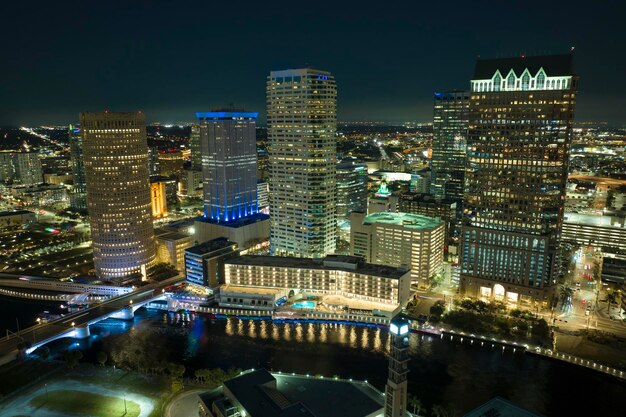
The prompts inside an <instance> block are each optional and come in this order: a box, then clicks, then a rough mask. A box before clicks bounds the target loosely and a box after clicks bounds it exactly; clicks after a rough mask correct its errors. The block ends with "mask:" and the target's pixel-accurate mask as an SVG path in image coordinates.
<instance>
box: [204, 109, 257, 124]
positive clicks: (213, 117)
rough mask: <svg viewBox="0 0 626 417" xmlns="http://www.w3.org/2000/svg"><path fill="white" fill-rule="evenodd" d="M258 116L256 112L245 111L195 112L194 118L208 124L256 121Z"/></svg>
mask: <svg viewBox="0 0 626 417" xmlns="http://www.w3.org/2000/svg"><path fill="white" fill-rule="evenodd" d="M258 116H259V113H257V112H246V111H236V110H234V111H206V112H196V118H197V119H198V120H199V121H203V122H210V121H218V120H232V119H256V118H257V117H258Z"/></svg>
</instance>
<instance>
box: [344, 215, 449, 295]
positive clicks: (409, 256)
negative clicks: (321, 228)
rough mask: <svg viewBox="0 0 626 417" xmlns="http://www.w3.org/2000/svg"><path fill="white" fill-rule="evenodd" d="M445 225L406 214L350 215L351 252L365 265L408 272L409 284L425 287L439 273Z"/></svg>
mask: <svg viewBox="0 0 626 417" xmlns="http://www.w3.org/2000/svg"><path fill="white" fill-rule="evenodd" d="M444 230H445V229H444V223H443V222H442V221H441V220H440V219H438V218H433V217H426V216H420V215H418V214H409V213H372V214H369V215H367V216H366V215H365V213H357V212H354V213H352V216H351V226H350V252H351V254H352V255H354V256H363V257H364V258H365V261H366V262H371V263H374V264H379V265H391V266H395V267H399V266H402V265H404V266H406V267H408V268H409V269H410V270H411V282H412V283H413V284H415V285H419V286H420V287H422V288H425V287H428V284H429V282H430V281H429V279H430V278H431V277H432V276H433V275H435V274H436V273H438V272H440V271H441V268H442V262H443V247H444Z"/></svg>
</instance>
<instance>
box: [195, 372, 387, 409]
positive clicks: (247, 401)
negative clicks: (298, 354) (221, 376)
mask: <svg viewBox="0 0 626 417" xmlns="http://www.w3.org/2000/svg"><path fill="white" fill-rule="evenodd" d="M384 399H385V397H384V396H383V393H382V392H380V391H378V390H377V389H376V388H374V387H373V386H372V385H370V384H368V383H367V382H361V381H352V380H350V381H346V380H336V379H333V378H315V377H310V376H305V375H293V374H290V375H286V374H281V373H274V374H271V373H269V372H268V371H266V370H265V369H258V370H252V371H248V372H244V373H242V374H241V375H239V376H238V377H236V378H233V379H230V380H228V381H226V382H224V384H223V385H222V386H221V387H219V388H217V389H215V390H212V391H209V392H207V393H204V394H202V395H200V396H199V401H198V406H199V416H200V417H295V416H298V417H378V416H382V415H383V412H384V403H383V401H384Z"/></svg>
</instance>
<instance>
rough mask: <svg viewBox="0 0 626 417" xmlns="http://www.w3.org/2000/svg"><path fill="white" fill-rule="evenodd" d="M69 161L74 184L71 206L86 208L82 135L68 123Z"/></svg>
mask: <svg viewBox="0 0 626 417" xmlns="http://www.w3.org/2000/svg"><path fill="white" fill-rule="evenodd" d="M69 140H70V161H71V165H72V178H73V180H74V185H73V189H72V196H71V198H70V202H71V203H70V204H71V207H72V208H73V209H75V210H81V211H84V210H87V184H86V182H85V164H84V163H83V137H82V135H81V132H80V129H79V128H77V127H76V126H72V125H70V128H69Z"/></svg>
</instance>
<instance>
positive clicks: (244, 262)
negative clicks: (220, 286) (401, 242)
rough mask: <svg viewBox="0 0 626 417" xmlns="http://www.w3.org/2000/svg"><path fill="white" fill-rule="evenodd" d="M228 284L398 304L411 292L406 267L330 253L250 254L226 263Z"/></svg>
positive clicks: (408, 273)
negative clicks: (298, 255)
mask: <svg viewBox="0 0 626 417" xmlns="http://www.w3.org/2000/svg"><path fill="white" fill-rule="evenodd" d="M225 268H226V284H228V285H232V286H238V287H249V288H252V289H254V288H259V289H268V288H274V289H279V290H288V291H293V292H294V293H299V292H305V293H313V294H320V295H340V296H343V297H346V298H354V299H356V300H362V301H371V302H375V303H382V304H387V305H391V306H394V307H397V306H398V305H401V304H403V303H405V302H406V301H407V300H408V299H409V295H410V285H411V283H410V272H409V271H408V269H405V268H395V267H391V266H384V265H373V264H369V263H365V262H364V260H363V258H361V257H357V256H340V255H328V256H326V257H325V258H322V259H313V258H295V257H280V256H255V255H246V256H240V257H239V258H234V259H230V260H228V261H227V262H226V265H225Z"/></svg>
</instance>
